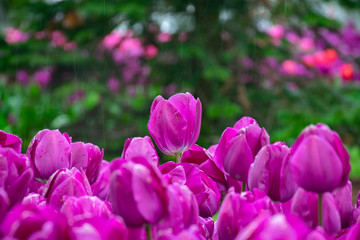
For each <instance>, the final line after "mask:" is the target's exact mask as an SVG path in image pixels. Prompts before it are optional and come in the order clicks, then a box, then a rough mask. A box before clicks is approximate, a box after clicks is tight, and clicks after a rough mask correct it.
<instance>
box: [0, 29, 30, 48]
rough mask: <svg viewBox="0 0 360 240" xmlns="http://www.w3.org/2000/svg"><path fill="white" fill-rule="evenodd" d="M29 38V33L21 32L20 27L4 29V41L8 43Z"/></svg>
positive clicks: (19, 41)
mask: <svg viewBox="0 0 360 240" xmlns="http://www.w3.org/2000/svg"><path fill="white" fill-rule="evenodd" d="M28 39H29V34H27V33H25V32H22V31H21V30H20V29H16V28H12V27H10V28H7V29H5V41H6V42H7V43H9V44H14V43H22V42H26V41H27V40H28Z"/></svg>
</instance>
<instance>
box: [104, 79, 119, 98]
mask: <svg viewBox="0 0 360 240" xmlns="http://www.w3.org/2000/svg"><path fill="white" fill-rule="evenodd" d="M107 87H108V89H109V91H110V92H111V93H112V94H114V95H116V94H117V93H118V92H119V87H120V84H119V81H118V80H117V79H116V78H115V77H111V78H109V79H108V82H107Z"/></svg>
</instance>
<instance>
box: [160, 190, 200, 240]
mask: <svg viewBox="0 0 360 240" xmlns="http://www.w3.org/2000/svg"><path fill="white" fill-rule="evenodd" d="M167 192H168V194H167V195H168V199H169V200H168V215H167V216H166V218H165V219H164V220H162V221H160V222H159V223H158V224H156V225H154V228H153V230H154V232H156V233H158V232H161V231H169V230H171V232H173V233H174V234H178V233H180V232H181V231H183V230H185V229H188V228H189V227H190V226H191V225H193V224H197V222H198V217H199V206H198V204H197V201H196V198H195V196H194V194H193V193H192V192H191V190H190V189H189V188H188V187H186V186H185V185H180V184H177V183H174V184H171V185H169V186H168V187H167Z"/></svg>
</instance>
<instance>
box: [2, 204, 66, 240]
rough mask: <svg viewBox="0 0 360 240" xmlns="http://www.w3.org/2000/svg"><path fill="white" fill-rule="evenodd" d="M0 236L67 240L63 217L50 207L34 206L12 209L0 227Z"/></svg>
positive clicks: (24, 205) (28, 205)
mask: <svg viewBox="0 0 360 240" xmlns="http://www.w3.org/2000/svg"><path fill="white" fill-rule="evenodd" d="M0 236H4V237H5V239H54V240H66V239H68V238H69V236H68V226H67V222H66V218H65V216H64V215H63V214H61V213H59V212H57V211H55V210H54V209H53V208H51V207H48V206H37V205H35V204H21V205H17V206H16V207H15V208H14V209H12V210H11V211H10V212H9V213H8V214H7V215H6V217H5V219H4V220H3V222H2V223H1V225H0ZM6 237H7V238H6Z"/></svg>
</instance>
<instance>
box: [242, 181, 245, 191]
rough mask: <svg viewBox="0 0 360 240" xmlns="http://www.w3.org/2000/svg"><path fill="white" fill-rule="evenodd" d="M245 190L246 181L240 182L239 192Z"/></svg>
mask: <svg viewBox="0 0 360 240" xmlns="http://www.w3.org/2000/svg"><path fill="white" fill-rule="evenodd" d="M245 191H246V182H242V183H241V192H245Z"/></svg>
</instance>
